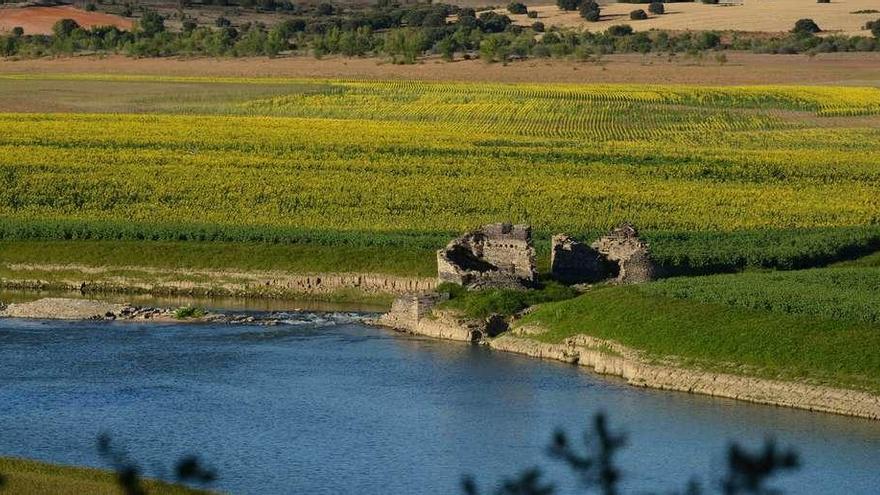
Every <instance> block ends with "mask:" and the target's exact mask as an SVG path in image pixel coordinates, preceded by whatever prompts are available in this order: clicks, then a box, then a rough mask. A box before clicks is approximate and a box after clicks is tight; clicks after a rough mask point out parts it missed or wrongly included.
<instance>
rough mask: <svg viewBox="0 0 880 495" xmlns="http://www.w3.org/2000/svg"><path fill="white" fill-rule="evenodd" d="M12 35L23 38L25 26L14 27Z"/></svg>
mask: <svg viewBox="0 0 880 495" xmlns="http://www.w3.org/2000/svg"><path fill="white" fill-rule="evenodd" d="M12 36H13V37H14V38H21V37H22V36H24V28H23V27H21V26H15V27H14V28H12Z"/></svg>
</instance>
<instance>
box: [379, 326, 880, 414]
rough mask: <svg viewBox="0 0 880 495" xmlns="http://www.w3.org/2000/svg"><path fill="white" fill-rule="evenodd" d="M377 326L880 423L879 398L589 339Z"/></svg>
mask: <svg viewBox="0 0 880 495" xmlns="http://www.w3.org/2000/svg"><path fill="white" fill-rule="evenodd" d="M375 323H376V324H377V325H380V326H383V327H386V328H391V329H394V330H397V331H402V332H406V333H410V334H414V335H423V336H427V337H433V338H441V339H447V340H456V341H462V342H472V343H478V344H482V345H486V346H488V347H489V348H491V349H495V350H498V351H505V352H513V353H517V354H523V355H526V356H532V357H536V358H540V359H552V360H555V361H562V362H565V363H570V364H574V365H578V366H584V367H587V368H590V369H591V370H593V371H595V372H596V373H600V374H605V375H613V376H618V377H621V378H623V379H625V380H626V381H627V383H629V384H630V385H633V386H637V387H647V388H656V389H661V390H672V391H679V392H688V393H694V394H704V395H709V396H714V397H724V398H730V399H737V400H743V401H748V402H754V403H758V404H767V405H775V406H781V407H793V408H798V409H806V410H809V411H821V412H827V413H834V414H841V415H846V416H855V417H860V418H868V419H880V396H877V395H873V394H870V393H867V392H861V391H856V390H847V389H840V388H834V387H827V386H822V385H812V384H806V383H797V382H788V381H782V380H771V379H765V378H756V377H749V376H741V375H733V374H729V373H717V372H710V371H703V370H696V369H690V368H683V367H680V366H676V365H675V364H674V363H672V362H663V363H658V362H655V361H654V360H649V359H647V358H646V357H645V356H643V355H642V354H641V353H639V352H638V351H636V350H634V349H630V348H627V347H625V346H622V345H620V344H618V343H615V342H612V341H605V340H600V339H595V338H592V337H589V336H587V335H578V336H575V337H571V338H568V339H566V340H564V341H563V342H561V343H558V344H551V343H545V342H541V341H539V340H536V339H535V338H533V337H534V336H535V335H537V334H540V333H542V332H543V331H544V330H543V329H541V328H535V327H520V328H515V329H512V330H508V331H506V332H503V333H498V334H497V336H492V335H496V332H497V329H496V330H493V329H491V328H489V327H490V325H496V326H497V325H498V322H497V321H496V322H494V323H490V322H485V321H479V320H469V319H466V318H461V317H458V316H456V315H455V314H454V313H451V312H448V311H442V310H434V311H429V312H427V313H426V314H423V315H419V316H418V317H414V314H413V313H412V312H400V311H391V312H389V313H386V314H385V315H383V316H382V317H380V318H379V319H378V320H376V322H375Z"/></svg>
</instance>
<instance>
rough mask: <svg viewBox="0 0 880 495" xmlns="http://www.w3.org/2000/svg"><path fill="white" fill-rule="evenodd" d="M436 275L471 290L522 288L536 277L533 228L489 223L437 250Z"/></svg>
mask: <svg viewBox="0 0 880 495" xmlns="http://www.w3.org/2000/svg"><path fill="white" fill-rule="evenodd" d="M437 278H438V279H439V280H440V282H453V283H456V284H460V285H462V286H464V287H468V288H470V289H478V288H489V287H506V288H522V287H527V286H529V285H531V284H533V283H534V282H535V281H536V280H537V271H536V269H535V249H534V247H533V246H532V229H531V227H529V226H527V225H511V224H490V225H486V226H484V227H482V228H480V229H477V230H474V231H472V232H468V233H466V234H464V235H463V236H461V237H459V238H457V239H454V240H453V241H452V242H450V243H449V244H448V245H447V246H446V247H445V248H443V249H441V250H439V251H437Z"/></svg>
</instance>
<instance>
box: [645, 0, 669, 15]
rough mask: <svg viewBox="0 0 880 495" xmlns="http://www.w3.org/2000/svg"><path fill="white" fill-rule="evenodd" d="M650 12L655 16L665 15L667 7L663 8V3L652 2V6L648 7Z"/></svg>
mask: <svg viewBox="0 0 880 495" xmlns="http://www.w3.org/2000/svg"><path fill="white" fill-rule="evenodd" d="M648 12H650V13H652V14H654V15H663V14H665V13H666V7H664V6H663V2H651V5H648Z"/></svg>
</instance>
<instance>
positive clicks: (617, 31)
mask: <svg viewBox="0 0 880 495" xmlns="http://www.w3.org/2000/svg"><path fill="white" fill-rule="evenodd" d="M606 33H608V36H629V35H631V34H633V28H632V26H630V25H629V24H618V25H616V26H611V27H610V28H608V31H606Z"/></svg>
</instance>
